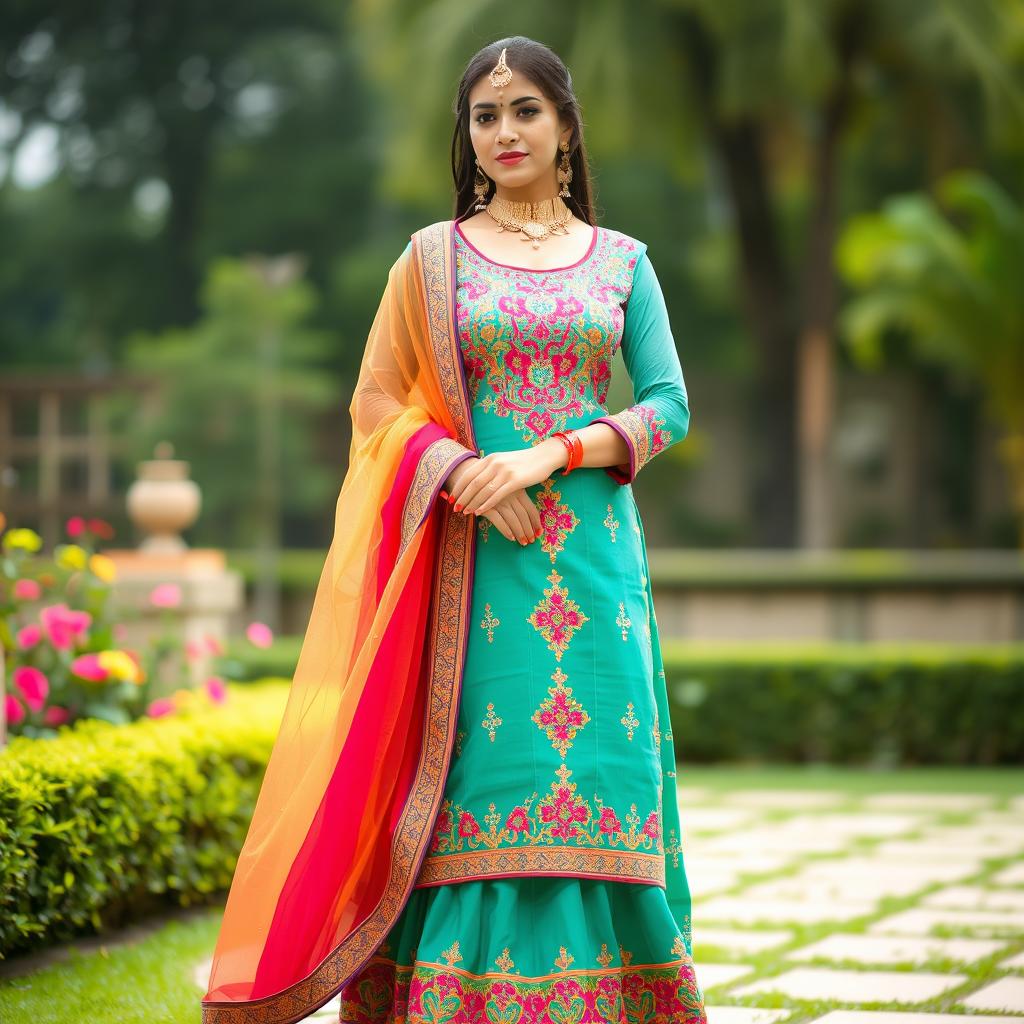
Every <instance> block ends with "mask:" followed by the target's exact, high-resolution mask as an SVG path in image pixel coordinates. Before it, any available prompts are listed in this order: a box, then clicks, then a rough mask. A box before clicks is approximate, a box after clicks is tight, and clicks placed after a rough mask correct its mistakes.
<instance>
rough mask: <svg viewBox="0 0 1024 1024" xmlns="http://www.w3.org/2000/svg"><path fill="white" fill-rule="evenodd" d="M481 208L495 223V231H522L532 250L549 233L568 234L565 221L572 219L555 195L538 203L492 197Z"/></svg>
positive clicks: (570, 213)
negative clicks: (496, 226) (496, 227)
mask: <svg viewBox="0 0 1024 1024" xmlns="http://www.w3.org/2000/svg"><path fill="white" fill-rule="evenodd" d="M484 209H485V210H486V211H487V212H488V213H489V214H490V215H491V218H492V220H494V221H495V222H496V223H497V225H498V231H505V230H508V231H521V232H522V233H523V235H524V237H523V239H522V240H523V241H524V242H529V241H532V242H533V247H534V249H539V248H540V243H541V242H543V241H544V239H545V238H550V237H551V235H567V234H569V229H568V228H567V227H566V224H568V223H569V221H571V220H572V210H570V209H569V207H568V206H566V205H565V203H563V202H562V200H561V199H560V198H559V197H558V196H554V197H553V198H551V199H542V200H541V201H540V202H537V203H523V202H517V201H515V200H512V199H502V198H501V197H500V196H497V195H495V196H492V197H491V200H490V202H489V203H488V204H487V205H486V206H485V207H484Z"/></svg>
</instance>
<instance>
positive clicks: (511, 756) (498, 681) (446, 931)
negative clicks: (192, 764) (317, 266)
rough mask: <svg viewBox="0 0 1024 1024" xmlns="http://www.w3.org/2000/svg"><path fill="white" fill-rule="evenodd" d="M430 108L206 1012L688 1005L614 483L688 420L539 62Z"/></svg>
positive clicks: (548, 65)
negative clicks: (451, 113)
mask: <svg viewBox="0 0 1024 1024" xmlns="http://www.w3.org/2000/svg"><path fill="white" fill-rule="evenodd" d="M455 109H456V114H457V124H456V131H455V137H454V142H453V151H452V152H453V170H454V174H455V184H456V193H457V195H456V210H455V214H456V216H455V220H454V221H440V222H438V223H436V224H431V225H429V226H428V227H426V228H423V229H421V230H420V231H417V232H416V233H415V234H414V235H413V236H412V239H411V241H410V243H409V244H408V245H407V246H406V248H405V251H404V252H403V253H402V255H401V256H400V257H399V259H398V260H397V261H396V262H395V264H394V265H393V266H392V268H391V271H390V274H389V277H388V283H387V287H386V289H385V292H384V296H383V299H382V301H381V304H380V307H379V309H378V312H377V315H376V317H375V319H374V322H373V325H372V327H371V330H370V336H369V339H368V341H367V346H366V351H365V353H364V356H363V361H362V365H361V367H360V372H359V378H358V381H357V385H356V390H355V393H354V396H353V399H352V403H351V406H350V411H351V415H352V422H353V440H352V447H351V452H350V465H349V469H348V472H347V474H346V477H345V481H344V483H343V485H342V489H341V495H340V497H339V500H338V507H337V513H336V515H337V519H336V528H335V535H334V539H333V541H332V544H331V548H330V551H329V553H328V556H327V562H326V564H325V567H324V572H323V575H322V577H321V580H320V584H319V586H318V589H317V594H316V598H315V602H314V606H313V611H312V613H311V617H310V622H309V626H308V628H307V632H306V636H305V640H304V643H303V647H302V651H301V654H300V657H299V661H298V665H297V667H296V673H295V678H294V681H293V684H292V688H291V692H290V696H289V702H288V706H287V708H286V710H285V715H284V720H283V723H282V726H281V731H280V734H279V736H278V739H277V742H276V744H275V746H274V750H273V753H272V756H271V759H270V763H269V765H268V767H267V774H266V776H265V778H264V781H263V785H262V788H261V790H260V795H259V800H258V802H257V806H256V809H255V812H254V815H253V821H252V824H251V825H250V828H249V833H248V835H247V837H246V841H245V845H244V847H243V849H242V852H241V854H240V857H239V863H238V867H237V869H236V871H235V876H234V880H233V882H232V887H231V892H230V893H229V896H228V902H227V906H226V908H225V915H224V922H223V925H222V928H221V933H220V937H219V940H218V944H217V949H216V951H215V954H214V960H213V968H212V972H211V979H210V986H209V990H208V992H207V994H206V996H205V997H204V999H203V1019H204V1021H207V1022H217V1024H220V1022H227V1021H231V1022H235V1021H260V1022H291V1021H297V1020H301V1019H303V1017H305V1016H307V1015H309V1014H310V1013H312V1012H313V1011H314V1010H316V1009H317V1008H318V1007H320V1006H322V1005H323V1004H324V1003H326V1002H327V1001H328V1000H329V999H331V998H332V997H333V996H334V995H336V994H338V993H340V994H341V1020H343V1021H369V1020H374V1021H377V1020H379V1021H386V1022H391V1021H405V1020H408V1021H410V1022H412V1021H417V1022H418V1021H426V1020H431V1021H433V1020H437V1019H440V1018H442V1017H443V1018H444V1019H445V1020H451V1021H455V1022H458V1021H468V1020H470V1019H473V1020H494V1021H509V1022H514V1021H520V1020H527V1019H528V1020H530V1021H547V1020H555V1019H558V1020H565V1019H570V1018H571V1019H572V1020H577V1021H581V1022H590V1021H620V1020H626V1021H640V1020H644V1021H652V1022H665V1024H667V1022H693V1024H704V1022H706V1015H705V1010H704V1004H703V994H702V992H701V989H700V987H699V985H698V982H697V979H696V976H695V972H694V967H693V961H692V944H691V931H690V895H689V889H688V887H687V882H686V875H685V870H684V865H683V857H682V851H681V849H680V827H679V813H678V806H677V802H676V786H675V783H676V778H675V757H674V752H673V744H672V733H671V729H670V723H669V716H668V702H667V694H666V687H665V678H664V670H663V667H662V660H661V652H660V647H659V641H658V632H657V624H656V620H655V616H654V609H653V603H652V596H651V586H650V581H649V579H648V569H647V555H646V550H645V545H644V538H643V528H642V524H641V521H640V517H639V515H638V513H637V509H636V505H635V503H634V500H633V495H632V489H631V487H630V486H629V485H630V483H631V482H632V480H633V479H634V478H635V477H636V474H637V473H638V472H639V471H640V469H642V468H643V466H644V465H646V463H647V462H649V461H650V460H651V459H652V458H653V457H654V456H655V455H657V454H658V453H659V452H661V451H663V450H664V449H666V448H668V447H669V446H671V445H672V444H675V443H677V442H679V441H680V440H682V438H683V437H684V436H685V434H686V432H687V428H688V425H689V408H688V403H687V396H686V390H685V386H684V383H683V376H682V371H681V369H680V364H679V358H678V355H677V353H676V349H675V344H674V342H673V339H672V334H671V330H670V328H669V323H668V319H667V315H666V312H665V304H664V300H663V297H662V293H661V290H660V288H659V286H658V282H657V279H656V277H655V274H654V270H653V268H652V266H651V263H650V260H649V259H648V258H647V255H646V251H645V250H646V246H645V245H644V243H642V242H639V241H637V240H636V239H634V238H631V237H630V236H629V235H626V234H623V233H621V232H619V231H615V230H612V229H610V228H603V227H599V226H596V225H595V223H594V217H593V213H592V208H591V197H590V186H589V179H588V175H587V163H586V155H585V150H584V148H583V141H582V132H581V119H580V112H579V107H578V105H577V103H576V100H575V98H574V96H573V93H572V89H571V80H570V77H569V74H568V72H567V70H566V69H565V66H564V65H563V64H562V62H561V61H560V60H559V58H558V57H557V56H556V55H555V54H553V53H552V52H551V51H550V50H549V49H548V48H547V47H544V46H542V45H540V44H539V43H536V42H534V41H532V40H530V39H527V38H525V37H522V36H515V37H511V38H509V39H504V40H500V41H499V42H496V43H493V44H491V45H490V46H487V47H485V48H484V49H483V50H481V51H480V52H479V53H478V54H476V56H474V58H473V59H472V61H471V62H470V64H469V66H468V67H467V69H466V72H465V74H464V76H463V79H462V82H461V83H460V87H459V93H458V98H457V102H456V108H455ZM516 153H519V154H521V155H520V156H515V155H514V154H516ZM524 241H525V242H529V243H531V244H530V245H528V246H525V247H524V246H523V242H524ZM620 345H621V348H622V353H623V358H624V361H625V363H626V367H627V370H628V372H629V375H630V378H631V382H632V385H633V391H634V399H635V401H634V404H633V405H632V406H631V407H629V408H628V409H623V410H619V411H617V412H615V413H611V412H610V411H609V410H608V409H607V406H606V404H605V399H606V396H607V392H608V386H609V382H610V367H611V362H612V357H613V355H614V352H615V351H616V349H617V348H618V347H619V346H620Z"/></svg>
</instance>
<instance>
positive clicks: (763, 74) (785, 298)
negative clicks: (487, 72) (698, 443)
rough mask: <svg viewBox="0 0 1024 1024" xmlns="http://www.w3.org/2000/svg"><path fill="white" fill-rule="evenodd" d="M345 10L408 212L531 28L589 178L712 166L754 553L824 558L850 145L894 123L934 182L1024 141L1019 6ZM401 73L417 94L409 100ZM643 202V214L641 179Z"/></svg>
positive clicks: (676, 2) (660, 1)
mask: <svg viewBox="0 0 1024 1024" xmlns="http://www.w3.org/2000/svg"><path fill="white" fill-rule="evenodd" d="M353 10H354V13H356V14H357V15H360V14H361V15H363V17H362V20H361V21H360V22H359V23H358V24H359V25H360V26H361V30H362V31H363V32H364V33H365V34H366V36H365V37H366V39H367V40H368V45H367V46H365V47H364V48H363V49H364V50H365V51H367V52H369V53H370V54H372V57H371V58H370V60H371V63H370V65H369V66H370V67H371V69H372V70H373V71H374V73H375V74H376V76H377V78H378V80H379V81H380V82H381V83H383V84H384V85H385V87H387V88H388V90H389V92H390V95H391V96H392V99H393V102H394V104H395V109H396V110H401V111H402V116H403V117H404V118H406V119H413V120H415V121H416V122H417V123H420V124H422V125H423V126H424V128H423V130H422V131H419V132H417V133H408V132H396V133H395V135H394V138H393V140H392V148H391V157H390V159H389V160H388V161H387V165H388V166H389V167H390V174H391V176H392V177H393V178H395V179H398V180H396V183H395V187H396V189H398V190H399V191H401V192H402V193H403V194H404V195H406V196H408V197H410V198H411V197H413V196H418V197H420V198H421V199H424V200H428V199H429V197H430V196H431V195H436V194H437V193H438V191H439V189H438V180H439V177H440V175H441V173H442V171H446V168H444V166H443V159H442V158H443V157H444V156H446V150H445V149H444V148H443V147H441V146H439V145H438V142H437V140H438V139H439V138H442V137H447V135H448V132H449V131H450V117H451V115H450V111H449V108H448V104H447V103H446V102H443V100H444V98H445V97H447V96H449V95H450V94H451V92H452V91H453V84H454V81H455V75H456V73H457V72H456V69H457V68H459V67H460V65H461V64H462V63H463V62H464V61H465V59H466V58H467V57H468V55H469V54H470V53H471V52H472V50H473V49H475V48H476V47H477V46H479V45H481V44H483V43H485V42H488V41H490V40H492V39H497V38H499V37H502V36H504V35H513V34H516V33H517V32H522V31H524V29H523V26H524V25H526V26H528V28H527V29H526V30H525V32H526V34H528V35H530V36H532V37H533V38H537V39H541V40H543V41H545V42H547V43H549V44H550V45H551V46H553V47H554V48H555V49H556V50H557V51H558V52H559V53H560V54H561V55H562V56H563V57H564V58H565V60H566V63H567V64H568V65H569V67H570V70H571V71H572V75H573V83H574V86H575V88H576V90H577V93H578V94H579V95H580V97H581V98H582V101H583V105H584V111H585V115H586V121H587V133H588V134H587V140H588V147H589V149H590V152H591V154H592V155H593V156H594V157H595V164H596V165H597V166H598V167H600V164H601V161H602V160H603V159H610V158H612V157H618V156H621V155H623V154H627V155H629V156H630V157H631V158H633V159H635V160H636V165H637V167H638V168H642V167H643V165H644V161H646V160H648V159H649V158H650V157H651V156H652V155H654V156H657V157H658V158H660V159H663V160H664V161H665V162H666V163H667V164H668V165H670V166H672V167H673V168H675V169H676V171H677V172H678V173H679V174H691V173H692V170H693V166H694V162H695V159H699V156H700V154H701V153H702V152H703V153H706V154H707V155H708V156H709V157H710V164H709V166H710V170H711V173H710V174H709V175H708V177H709V179H710V180H709V192H710V195H711V196H712V197H714V195H715V193H716V191H717V190H719V189H721V190H722V191H723V192H724V193H725V195H726V197H727V199H728V216H729V218H730V224H731V228H732V231H733V235H734V246H733V248H734V253H735V256H734V266H735V273H736V278H737V281H738V291H739V297H740V305H741V306H742V309H743V311H744V314H745V317H746V321H747V324H748V327H749V330H750V333H751V335H752V337H753V338H754V340H755V343H756V345H757V354H758V364H759V365H758V370H757V377H756V384H755V387H754V389H753V394H752V396H751V397H752V406H751V410H750V416H751V421H750V428H749V436H750V437H751V438H752V439H753V440H754V442H755V445H756V446H757V455H756V466H757V473H758V478H757V480H756V483H755V490H754V494H753V500H752V503H751V504H752V507H753V508H755V509H756V510H757V519H756V522H757V526H758V528H759V531H760V536H759V537H758V540H759V542H760V543H762V544H768V545H790V544H793V543H794V541H795V540H796V541H797V542H799V543H800V544H802V545H805V546H821V545H825V544H828V543H830V541H831V533H830V531H831V525H832V523H833V521H834V519H835V517H834V516H833V515H832V510H831V496H830V491H829V488H828V485H827V475H828V461H829V454H830V451H829V446H830V441H831V430H832V420H833V405H834V399H833V378H834V366H833V364H834V360H835V357H836V351H835V349H836V346H835V342H834V338H833V327H834V321H835V316H836V305H837V301H838V300H837V282H836V279H835V269H834V266H833V260H832V252H833V248H834V244H835V239H836V234H837V230H838V223H839V220H840V217H841V215H842V213H843V210H842V209H841V205H840V203H841V199H842V198H843V194H844V187H845V190H846V193H849V192H850V188H849V186H848V183H847V182H846V181H845V180H844V174H843V156H844V144H845V143H847V142H848V141H849V140H850V139H851V137H852V136H853V135H854V134H855V133H856V132H857V130H858V128H859V126H862V125H864V124H865V123H866V122H869V121H870V120H871V119H872V118H880V117H887V118H894V119H897V120H898V125H899V131H900V132H902V133H903V135H904V136H906V137H908V138H911V139H913V140H914V141H915V143H916V144H918V145H920V146H921V147H922V149H923V151H924V152H925V153H934V154H937V156H936V160H937V161H939V162H940V163H941V162H942V161H944V160H948V156H949V154H948V152H946V150H947V149H948V142H947V140H948V139H950V138H955V139H958V140H960V144H961V145H962V146H964V147H967V148H970V147H971V146H972V144H973V143H974V141H975V138H976V135H975V132H976V124H978V123H979V122H980V123H982V124H984V125H985V126H986V127H987V129H988V132H989V135H988V139H987V144H989V145H992V144H995V143H1001V142H1009V141H1011V140H1012V139H1013V138H1014V137H1015V133H1016V134H1019V133H1020V130H1021V126H1022V125H1024V100H1022V89H1021V84H1020V74H1019V72H1020V68H1019V66H1018V65H1015V64H1014V61H1015V60H1016V61H1018V62H1019V58H1020V46H1019V43H1020V40H1021V39H1022V38H1024V15H1022V13H1021V8H1020V5H1019V4H1016V3H1015V2H1013V0H903V2H900V3H892V2H889V0H759V2H756V3H754V2H751V0H640V2H638V3H634V4H631V5H629V6H627V5H625V4H621V3H616V2H614V0H612V2H600V3H588V4H580V5H569V4H557V5H553V6H552V5H540V4H531V3H529V2H526V3H524V4H519V5H517V6H516V7H515V8H514V9H506V8H505V7H503V6H502V5H499V4H490V3H488V4H484V5H481V6H479V7H469V6H466V5H461V6H460V5H457V4H456V5H453V4H452V3H451V2H449V0H434V2H431V3H427V4H423V3H422V2H420V0H405V2H398V3H396V4H395V5H394V6H393V7H392V8H390V10H389V12H388V13H387V14H384V15H383V16H382V14H381V12H380V11H379V9H378V5H374V4H358V5H356V6H355V7H354V8H353ZM483 28H485V29H486V35H484V34H483ZM425 56H428V58H429V59H424V57H425ZM410 72H412V73H415V74H416V75H418V76H419V78H420V81H419V84H418V86H417V88H416V89H415V90H410V89H409V74H410ZM979 110H982V111H984V112H987V115H988V116H987V117H984V116H979V113H978V111H979ZM698 143H703V145H702V146H700V145H698ZM963 155H964V154H963V153H959V154H957V156H958V158H960V157H962V156H963ZM941 169H948V165H947V166H945V167H942V168H941ZM705 173H706V169H705ZM924 174H925V175H927V176H929V177H930V169H928V168H925V169H924ZM636 190H637V193H638V195H645V196H646V195H648V192H647V191H646V186H645V183H644V182H642V181H640V180H637V181H636ZM646 201H649V202H651V203H652V204H653V203H655V202H657V200H656V199H649V200H646ZM687 242H688V240H686V241H684V242H682V243H681V244H683V245H685V244H687ZM794 529H795V531H796V533H795V535H794Z"/></svg>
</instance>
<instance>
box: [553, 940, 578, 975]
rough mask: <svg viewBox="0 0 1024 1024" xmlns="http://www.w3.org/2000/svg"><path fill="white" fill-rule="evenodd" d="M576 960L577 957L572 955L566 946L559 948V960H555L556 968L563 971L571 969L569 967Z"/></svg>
mask: <svg viewBox="0 0 1024 1024" xmlns="http://www.w3.org/2000/svg"><path fill="white" fill-rule="evenodd" d="M575 960H576V957H574V956H573V955H572V953H570V952H569V951H568V950H567V949H566V948H565V946H559V947H558V958H557V959H556V960H555V966H556V967H558V968H560V969H561V970H563V971H567V970H568V969H569V965H570V964H571V963H573V962H574V961H575Z"/></svg>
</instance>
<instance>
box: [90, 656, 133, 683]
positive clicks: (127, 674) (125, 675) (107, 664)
mask: <svg viewBox="0 0 1024 1024" xmlns="http://www.w3.org/2000/svg"><path fill="white" fill-rule="evenodd" d="M96 660H97V661H98V662H99V663H100V667H101V668H103V669H105V670H106V671H107V672H109V673H110V675H112V676H113V677H114V678H115V679H121V680H124V681H126V682H129V683H140V682H142V673H141V672H140V671H139V667H138V665H136V664H135V662H134V661H133V660H132V659H131V658H130V657H129V656H128V655H127V654H125V652H124V651H118V650H106V651H100V652H99V654H98V655H97V656H96Z"/></svg>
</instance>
